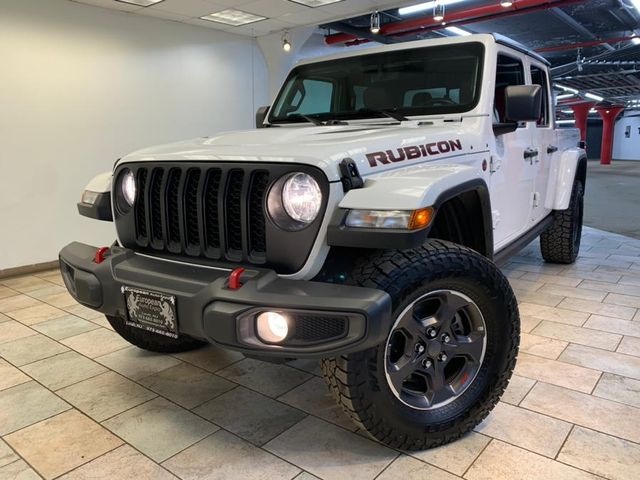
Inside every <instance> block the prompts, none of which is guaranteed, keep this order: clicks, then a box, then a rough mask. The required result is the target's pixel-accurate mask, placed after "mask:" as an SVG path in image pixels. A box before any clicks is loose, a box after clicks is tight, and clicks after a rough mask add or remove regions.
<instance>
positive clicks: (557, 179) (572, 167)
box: [544, 147, 587, 210]
mask: <svg viewBox="0 0 640 480" xmlns="http://www.w3.org/2000/svg"><path fill="white" fill-rule="evenodd" d="M586 161H587V156H586V153H585V151H584V150H583V149H582V148H578V147H574V148H568V149H567V150H565V151H564V152H562V154H561V155H560V158H559V159H558V161H554V162H552V164H551V171H550V172H549V173H550V174H549V180H548V182H549V183H548V185H547V196H546V198H545V201H544V206H545V208H548V209H550V210H565V209H566V208H569V201H570V200H571V191H572V189H573V182H574V180H575V178H576V174H577V172H578V167H579V165H580V163H581V162H586Z"/></svg>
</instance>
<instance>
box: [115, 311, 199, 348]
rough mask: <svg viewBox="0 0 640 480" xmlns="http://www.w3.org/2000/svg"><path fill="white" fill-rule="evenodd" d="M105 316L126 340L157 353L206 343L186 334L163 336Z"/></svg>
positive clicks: (117, 318)
mask: <svg viewBox="0 0 640 480" xmlns="http://www.w3.org/2000/svg"><path fill="white" fill-rule="evenodd" d="M106 317H107V320H108V321H109V323H110V324H111V326H112V327H113V329H114V330H115V331H116V333H117V334H119V335H120V336H121V337H122V338H124V339H125V340H126V341H127V342H129V343H131V344H132V345H135V346H136V347H139V348H142V349H143V350H149V351H151V352H157V353H180V352H188V351H189V350H195V349H197V348H201V347H203V346H205V345H207V343H206V342H203V341H201V340H197V339H195V338H192V337H188V336H186V335H180V336H179V337H178V338H171V337H165V336H162V335H159V334H157V333H153V332H147V331H145V330H142V329H139V328H135V327H130V326H129V325H126V324H125V323H124V321H123V320H122V318H120V317H112V316H109V315H107V316H106Z"/></svg>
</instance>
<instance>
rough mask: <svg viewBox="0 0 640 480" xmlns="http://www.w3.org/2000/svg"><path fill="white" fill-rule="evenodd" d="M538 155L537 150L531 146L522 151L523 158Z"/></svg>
mask: <svg viewBox="0 0 640 480" xmlns="http://www.w3.org/2000/svg"><path fill="white" fill-rule="evenodd" d="M536 156H538V150H535V149H533V148H527V149H526V150H525V151H524V159H525V160H529V159H530V158H533V157H536Z"/></svg>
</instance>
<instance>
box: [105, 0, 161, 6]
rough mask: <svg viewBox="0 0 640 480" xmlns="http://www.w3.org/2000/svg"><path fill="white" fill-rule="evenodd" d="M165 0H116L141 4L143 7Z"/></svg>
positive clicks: (117, 0)
mask: <svg viewBox="0 0 640 480" xmlns="http://www.w3.org/2000/svg"><path fill="white" fill-rule="evenodd" d="M163 1H164V0H116V2H120V3H130V4H131V5H140V6H141V7H150V6H151V5H155V4H156V3H160V2H163Z"/></svg>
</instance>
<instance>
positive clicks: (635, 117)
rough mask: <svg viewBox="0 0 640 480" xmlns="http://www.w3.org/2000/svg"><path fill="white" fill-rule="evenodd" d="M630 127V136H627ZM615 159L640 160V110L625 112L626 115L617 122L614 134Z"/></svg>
mask: <svg viewBox="0 0 640 480" xmlns="http://www.w3.org/2000/svg"><path fill="white" fill-rule="evenodd" d="M627 127H629V137H628V138H627V136H626V133H625V132H626V131H627ZM613 159H614V160H639V161H640V111H638V110H634V111H629V112H624V116H623V117H621V118H620V119H619V120H618V121H617V122H616V129H615V131H614V134H613Z"/></svg>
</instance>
